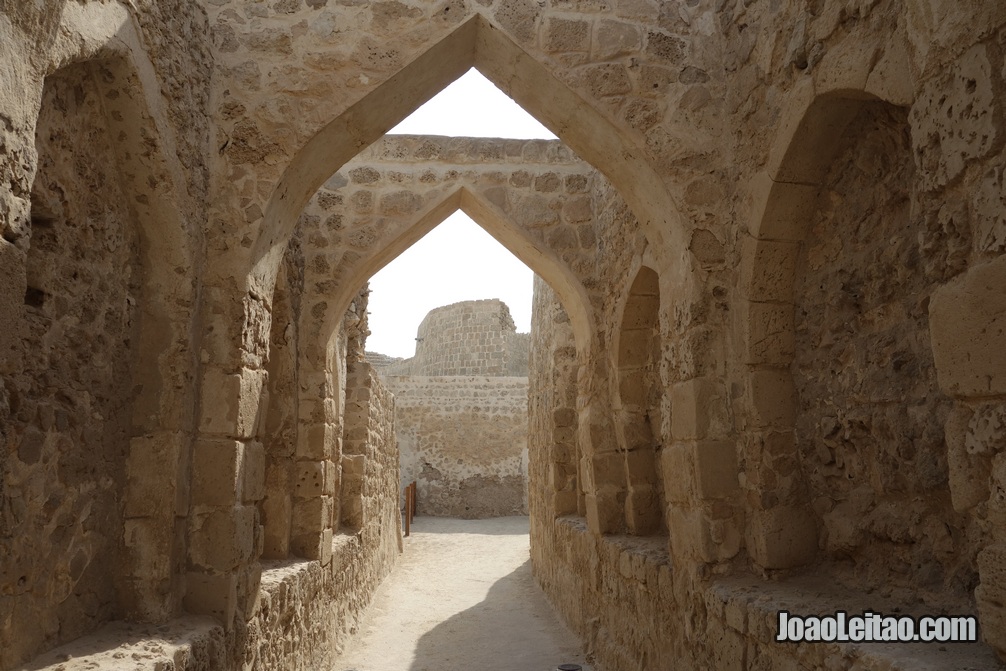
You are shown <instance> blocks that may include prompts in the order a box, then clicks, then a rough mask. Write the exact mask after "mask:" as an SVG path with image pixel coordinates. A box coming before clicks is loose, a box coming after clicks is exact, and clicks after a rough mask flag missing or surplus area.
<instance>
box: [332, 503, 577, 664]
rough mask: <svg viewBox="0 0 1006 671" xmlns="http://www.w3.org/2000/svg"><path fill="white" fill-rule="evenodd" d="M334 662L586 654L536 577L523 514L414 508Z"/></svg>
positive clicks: (553, 659)
mask: <svg viewBox="0 0 1006 671" xmlns="http://www.w3.org/2000/svg"><path fill="white" fill-rule="evenodd" d="M412 529H413V534H412V536H411V537H409V538H406V539H405V552H404V554H403V555H402V557H401V558H400V559H399V563H398V565H397V566H396V567H395V570H394V571H393V572H392V574H391V575H390V576H389V577H388V578H387V579H386V580H385V581H384V584H382V585H381V587H380V588H379V589H378V591H377V594H376V595H375V596H374V601H373V603H372V604H371V606H370V608H369V609H368V611H367V613H366V615H365V616H364V619H363V621H362V622H361V624H360V631H359V633H358V634H357V635H356V637H355V638H354V640H353V641H351V642H350V644H349V646H348V648H347V650H346V652H345V654H343V656H342V657H341V658H339V659H338V660H336V663H335V666H334V669H333V671H468V670H470V669H493V671H554V669H555V668H556V666H558V665H559V664H566V663H576V664H582V665H583V668H584V670H585V671H589V669H590V668H591V667H590V666H588V665H587V664H586V663H585V662H584V656H583V654H582V653H581V652H580V644H579V641H577V640H576V637H575V636H573V634H572V633H570V631H569V630H568V629H567V628H566V627H565V625H564V624H563V623H562V622H561V620H560V619H559V616H558V615H557V614H556V613H555V611H553V610H552V607H551V606H550V605H549V604H548V601H546V599H545V595H544V594H543V593H542V591H541V589H540V588H539V587H538V586H537V584H535V582H534V578H532V577H531V561H530V558H529V557H528V522H527V518H526V517H505V518H499V519H491V520H453V519H441V518H432V517H421V518H417V519H416V521H415V523H414V525H413V527H412Z"/></svg>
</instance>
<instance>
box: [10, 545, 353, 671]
mask: <svg viewBox="0 0 1006 671" xmlns="http://www.w3.org/2000/svg"><path fill="white" fill-rule="evenodd" d="M360 545H361V542H360V538H359V537H358V536H356V535H354V534H343V533H340V534H336V535H335V536H334V537H333V538H332V555H333V556H334V557H353V556H356V555H357V554H358V553H359V552H360V551H361V547H360ZM338 564H339V563H338V562H333V563H332V564H331V565H330V566H329V567H322V566H321V564H320V563H319V562H318V560H314V559H300V558H290V559H276V560H266V561H263V562H262V580H261V587H260V591H261V595H262V602H263V603H270V602H272V601H274V600H275V599H276V598H282V596H284V595H289V594H291V593H295V594H304V593H307V592H313V591H314V589H315V588H317V585H312V580H314V578H316V577H317V573H316V572H319V571H326V570H327V571H331V570H334V569H333V568H332V567H333V566H337V565H338ZM312 573H315V575H314V576H312V575H311V574H312ZM230 643H231V641H230V640H229V638H228V635H227V634H226V633H225V632H224V629H223V627H222V626H221V625H220V623H219V622H217V621H216V620H215V619H213V618H209V617H202V616H196V615H186V616H183V617H180V618H177V619H174V620H171V621H170V622H167V623H165V624H134V623H128V622H111V623H109V624H107V625H105V626H104V627H102V628H101V629H99V630H98V631H96V632H94V633H92V634H88V635H86V636H83V637H81V638H78V639H77V640H75V641H71V642H70V643H67V644H66V645H63V646H60V647H59V648H55V649H54V650H50V651H49V652H47V653H45V654H43V655H41V656H39V657H37V658H35V659H34V660H33V661H32V662H30V663H29V665H28V666H24V667H20V669H21V671H94V670H95V669H108V670H109V671H111V670H114V671H218V670H219V669H223V668H227V661H226V660H227V654H228V652H227V648H228V645H229V644H230Z"/></svg>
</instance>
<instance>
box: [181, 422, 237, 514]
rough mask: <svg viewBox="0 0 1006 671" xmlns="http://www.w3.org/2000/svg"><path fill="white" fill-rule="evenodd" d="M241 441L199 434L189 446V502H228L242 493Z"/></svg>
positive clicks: (234, 501) (233, 501)
mask: <svg viewBox="0 0 1006 671" xmlns="http://www.w3.org/2000/svg"><path fill="white" fill-rule="evenodd" d="M244 454H245V445H244V443H242V442H240V441H237V440H227V439H213V438H200V439H198V440H196V444H195V445H194V446H193V448H192V503H193V505H196V506H229V505H233V504H235V503H237V502H238V501H239V500H240V499H241V498H242V495H243V484H242V478H243V471H244Z"/></svg>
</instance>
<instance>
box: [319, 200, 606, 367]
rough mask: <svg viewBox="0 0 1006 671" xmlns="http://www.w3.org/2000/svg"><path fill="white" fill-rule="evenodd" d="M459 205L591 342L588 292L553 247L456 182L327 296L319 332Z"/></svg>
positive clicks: (329, 331) (332, 326)
mask: <svg viewBox="0 0 1006 671" xmlns="http://www.w3.org/2000/svg"><path fill="white" fill-rule="evenodd" d="M457 211H461V212H464V213H465V214H467V215H468V216H469V217H471V218H472V220H473V221H475V223H476V224H478V225H479V226H480V227H481V228H482V229H484V230H485V231H486V232H487V233H489V235H491V236H492V237H493V238H495V239H496V240H497V241H498V242H499V243H500V244H501V245H503V246H504V247H505V248H506V249H507V250H508V251H509V252H510V253H511V254H513V255H514V256H516V257H517V258H518V259H520V260H521V262H523V263H524V264H525V265H526V266H528V267H529V268H531V270H533V271H534V272H535V273H537V274H538V275H539V276H540V277H541V278H542V279H544V280H545V281H546V282H547V283H548V284H549V285H550V286H552V288H553V289H554V290H555V292H556V294H558V296H559V300H560V301H561V302H562V304H563V307H564V308H565V309H566V312H567V314H568V315H569V319H570V324H571V325H572V326H573V335H574V337H575V339H576V343H577V349H579V350H581V351H582V350H584V349H585V348H587V347H589V345H590V342H591V341H592V339H593V337H594V335H593V334H594V318H593V313H592V311H591V308H590V301H589V299H588V297H587V292H586V290H585V289H584V288H583V286H582V285H581V284H580V282H579V280H578V279H577V278H576V276H575V275H573V273H572V272H571V271H570V270H569V268H567V267H566V266H565V265H564V264H563V263H562V261H560V260H559V258H558V256H557V254H556V253H555V252H554V251H551V250H541V249H539V248H538V247H537V245H536V244H535V243H534V242H533V241H532V240H531V239H530V238H528V236H527V234H526V233H524V231H522V230H521V229H520V228H519V227H518V226H516V225H515V224H514V223H513V222H512V221H511V220H510V218H509V217H507V215H505V214H504V213H503V212H501V211H500V210H499V208H498V207H496V206H495V205H493V204H492V203H490V202H489V201H487V200H486V199H485V198H484V197H483V196H482V195H481V194H479V193H478V192H477V191H474V190H471V189H468V188H467V187H464V186H460V187H458V188H456V189H454V190H453V191H451V192H450V193H449V194H448V195H446V196H445V197H443V198H441V199H440V200H439V201H438V202H437V203H436V204H435V205H433V206H432V207H429V208H427V209H426V210H425V211H424V212H423V213H422V214H421V215H420V216H419V217H418V218H417V219H416V220H415V222H414V223H412V224H411V225H410V226H409V227H408V228H407V229H406V230H405V231H404V232H403V233H402V234H401V235H399V236H398V237H397V238H395V239H394V240H393V241H392V242H390V243H389V244H387V245H385V246H384V248H383V249H381V250H379V251H378V252H377V253H375V254H373V255H372V256H371V257H370V258H368V259H367V260H365V261H364V262H363V263H361V264H360V265H359V266H358V267H357V268H356V269H354V271H353V273H352V275H350V276H349V277H348V278H347V281H345V282H343V283H342V286H340V288H339V291H338V293H337V294H336V295H335V296H333V297H332V300H330V301H329V302H328V305H329V308H328V310H327V312H326V316H325V319H324V322H323V323H324V327H323V329H322V332H321V333H322V337H323V338H325V339H330V338H331V337H333V336H334V334H335V331H336V326H337V325H338V323H339V320H341V319H342V315H344V314H345V312H346V310H347V309H348V307H349V304H350V302H351V301H352V300H353V297H354V296H356V294H357V292H359V290H360V288H361V287H362V286H363V285H364V284H365V283H366V281H367V280H368V279H370V278H371V277H372V276H373V275H374V274H375V273H377V272H378V271H379V270H381V268H383V267H384V266H386V265H388V264H389V263H391V262H392V261H393V260H394V259H395V258H397V257H398V256H399V255H400V254H401V253H402V252H404V251H405V250H406V249H408V248H409V247H411V246H412V245H414V244H415V243H416V242H417V241H418V240H419V239H420V238H422V237H423V236H424V235H426V234H427V233H429V232H430V231H432V230H433V229H434V228H436V227H437V226H438V225H440V224H441V223H442V222H443V221H444V220H445V219H447V217H449V216H450V215H452V214H454V213H455V212H457Z"/></svg>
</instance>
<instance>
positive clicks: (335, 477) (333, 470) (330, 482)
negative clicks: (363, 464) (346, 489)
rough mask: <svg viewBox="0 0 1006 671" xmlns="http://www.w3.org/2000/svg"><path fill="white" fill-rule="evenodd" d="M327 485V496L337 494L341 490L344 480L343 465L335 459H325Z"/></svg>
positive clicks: (325, 488)
mask: <svg viewBox="0 0 1006 671" xmlns="http://www.w3.org/2000/svg"><path fill="white" fill-rule="evenodd" d="M323 463H324V465H325V487H324V490H323V491H324V493H325V495H326V496H335V495H336V493H337V492H338V491H339V486H340V484H341V482H342V467H341V465H340V464H337V463H335V462H334V461H325V462H323Z"/></svg>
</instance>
